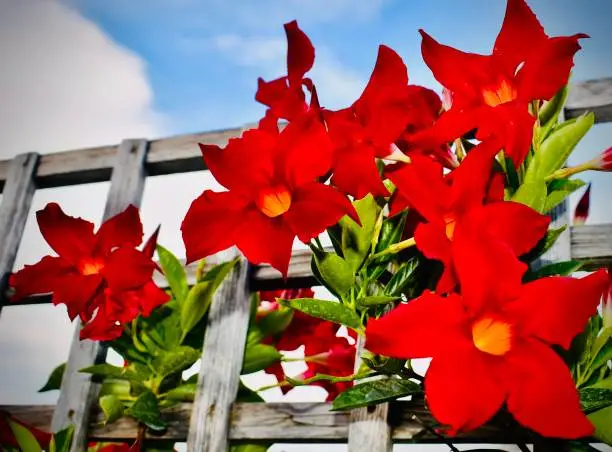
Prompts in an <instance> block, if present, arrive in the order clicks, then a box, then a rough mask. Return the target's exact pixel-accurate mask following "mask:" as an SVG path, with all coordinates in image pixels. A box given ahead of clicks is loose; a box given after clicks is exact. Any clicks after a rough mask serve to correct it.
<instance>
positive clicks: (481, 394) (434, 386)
mask: <svg viewBox="0 0 612 452" xmlns="http://www.w3.org/2000/svg"><path fill="white" fill-rule="evenodd" d="M434 323H435V322H431V323H430V324H434ZM445 345H446V349H447V352H446V353H444V354H443V355H440V356H435V357H434V358H433V359H432V361H431V364H430V365H429V369H428V370H427V374H426V375H425V395H426V397H427V405H428V406H429V409H430V410H431V413H432V414H433V415H434V417H435V418H436V419H437V420H438V422H440V423H441V424H443V425H447V426H449V431H448V433H449V434H451V435H454V434H456V433H458V432H465V431H469V430H473V429H475V428H478V427H480V426H481V425H483V424H484V423H485V422H487V421H488V420H489V419H490V418H491V417H492V416H493V415H495V413H497V411H498V410H499V409H500V408H501V406H502V404H503V402H504V399H505V397H506V393H505V389H504V387H503V385H502V381H503V380H502V377H503V373H502V372H500V368H499V361H497V360H495V359H492V357H490V356H487V355H486V354H484V353H482V352H480V351H478V350H477V349H476V348H475V347H474V345H473V344H472V343H471V342H468V341H466V342H465V343H461V344H452V343H446V344H445Z"/></svg>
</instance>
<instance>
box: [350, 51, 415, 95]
mask: <svg viewBox="0 0 612 452" xmlns="http://www.w3.org/2000/svg"><path fill="white" fill-rule="evenodd" d="M405 85H408V70H407V69H406V65H405V64H404V62H403V61H402V58H401V57H400V56H399V55H398V54H397V53H396V52H395V50H393V49H391V48H390V47H387V46H385V45H380V46H379V47H378V56H377V57H376V64H375V65H374V69H373V70H372V75H371V76H370V80H369V81H368V84H367V85H366V87H365V89H364V90H363V93H362V94H361V96H360V98H359V100H358V101H357V102H355V106H356V107H357V106H358V105H359V103H361V102H366V103H367V102H368V101H369V100H371V99H373V98H376V97H377V96H378V95H379V94H380V92H381V91H385V90H387V89H389V88H390V87H391V88H393V89H397V88H398V87H401V86H405Z"/></svg>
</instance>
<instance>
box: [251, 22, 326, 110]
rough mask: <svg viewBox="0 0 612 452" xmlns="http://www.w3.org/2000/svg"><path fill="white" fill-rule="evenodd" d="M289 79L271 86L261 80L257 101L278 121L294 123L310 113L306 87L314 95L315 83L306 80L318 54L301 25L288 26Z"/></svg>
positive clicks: (258, 83)
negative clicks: (305, 91) (304, 88)
mask: <svg viewBox="0 0 612 452" xmlns="http://www.w3.org/2000/svg"><path fill="white" fill-rule="evenodd" d="M284 27H285V34H286V35H287V75H286V76H284V77H280V78H277V79H275V80H272V81H270V82H265V81H264V80H263V79H261V78H259V79H258V80H257V93H256V94H255V100H257V101H258V102H261V103H262V104H264V105H267V106H268V107H270V109H271V110H272V113H273V114H274V115H275V116H276V117H278V118H284V119H287V120H292V119H294V118H296V117H297V116H299V115H300V114H301V113H303V112H305V111H306V110H307V109H308V105H307V104H306V97H305V96H304V91H303V88H302V86H306V88H308V89H309V90H310V91H311V92H312V88H313V87H312V81H311V80H310V79H309V78H304V74H306V72H308V71H309V70H310V69H311V68H312V65H313V63H314V58H315V50H314V47H313V46H312V43H311V42H310V39H308V36H306V34H305V33H304V32H303V31H302V30H300V28H299V27H298V24H297V22H296V21H295V20H294V21H292V22H289V23H286V24H285V25H284Z"/></svg>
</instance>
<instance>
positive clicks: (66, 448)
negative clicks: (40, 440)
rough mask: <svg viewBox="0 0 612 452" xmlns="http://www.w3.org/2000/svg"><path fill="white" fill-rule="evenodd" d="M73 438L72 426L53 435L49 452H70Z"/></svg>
mask: <svg viewBox="0 0 612 452" xmlns="http://www.w3.org/2000/svg"><path fill="white" fill-rule="evenodd" d="M73 436H74V425H73V424H70V425H68V427H66V428H64V429H62V430H60V431H59V432H57V433H54V434H53V436H52V437H51V442H50V443H49V452H70V446H71V445H72V437H73Z"/></svg>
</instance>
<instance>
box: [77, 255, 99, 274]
mask: <svg viewBox="0 0 612 452" xmlns="http://www.w3.org/2000/svg"><path fill="white" fill-rule="evenodd" d="M103 268H104V262H103V261H101V260H99V259H89V260H83V261H81V263H80V265H79V270H80V271H81V274H82V275H84V276H88V275H97V274H98V273H100V271H101V270H102V269H103Z"/></svg>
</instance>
